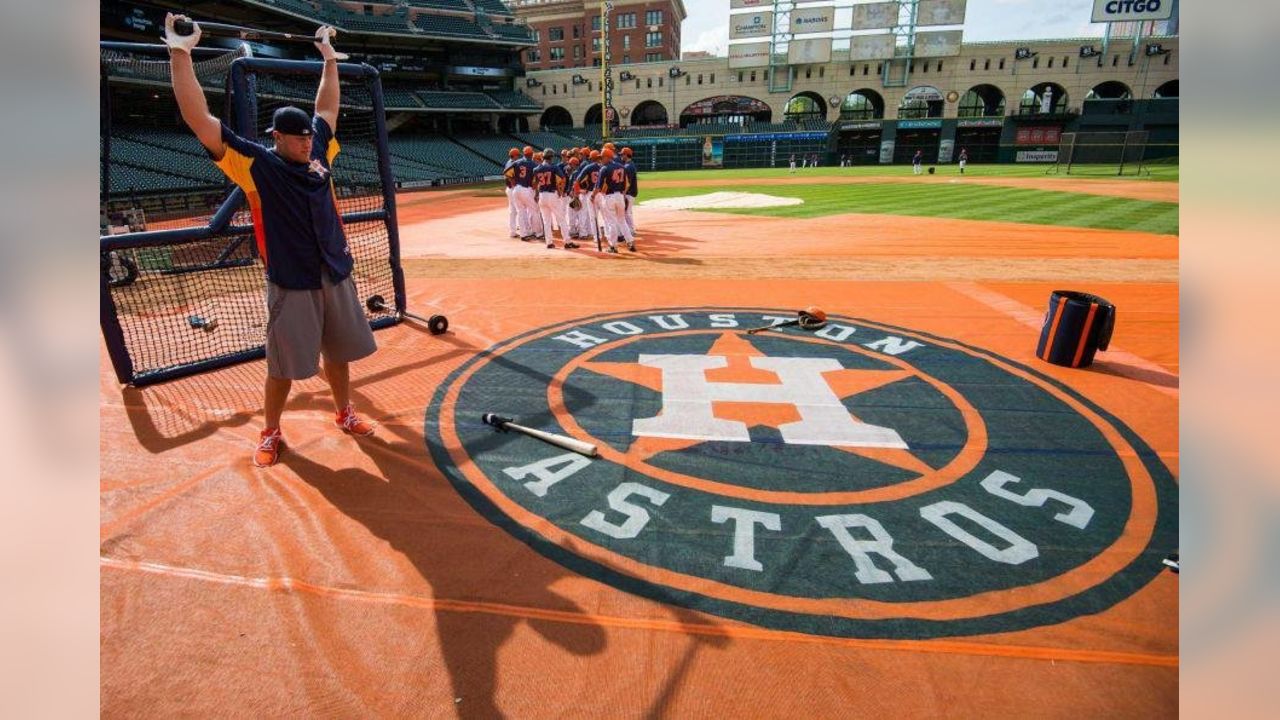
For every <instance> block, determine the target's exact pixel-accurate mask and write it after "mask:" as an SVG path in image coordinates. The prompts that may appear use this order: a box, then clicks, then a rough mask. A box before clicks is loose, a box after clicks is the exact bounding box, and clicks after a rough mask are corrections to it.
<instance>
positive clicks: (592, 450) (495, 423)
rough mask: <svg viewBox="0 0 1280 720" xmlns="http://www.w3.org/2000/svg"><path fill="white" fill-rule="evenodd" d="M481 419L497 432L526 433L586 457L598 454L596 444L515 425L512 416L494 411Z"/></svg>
mask: <svg viewBox="0 0 1280 720" xmlns="http://www.w3.org/2000/svg"><path fill="white" fill-rule="evenodd" d="M481 419H482V420H483V421H484V424H485V425H489V426H491V427H493V428H494V429H496V430H498V432H507V431H515V432H518V433H521V434H524V435H528V436H529V437H531V438H537V439H538V440H541V441H543V442H545V443H550V444H551V445H555V446H556V447H559V448H564V449H565V450H570V451H572V452H576V453H578V454H579V455H586V456H587V457H596V456H597V455H598V454H599V453H597V452H596V446H595V445H592V444H591V443H585V442H582V441H581V440H577V439H574V438H571V437H566V436H564V435H557V434H556V433H549V432H543V431H542V430H535V429H533V428H530V427H525V426H523V425H517V424H515V422H513V421H512V418H509V417H503V416H501V415H498V414H496V413H485V414H484V415H483V416H482V417H481Z"/></svg>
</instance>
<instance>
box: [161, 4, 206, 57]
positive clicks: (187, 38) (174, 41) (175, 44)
mask: <svg viewBox="0 0 1280 720" xmlns="http://www.w3.org/2000/svg"><path fill="white" fill-rule="evenodd" d="M178 20H186V21H188V22H191V18H189V17H187V16H186V15H174V14H173V13H165V16H164V35H162V36H161V37H160V40H161V41H163V42H164V44H165V45H168V46H169V49H170V50H180V51H182V52H184V53H186V54H188V55H190V54H191V49H192V48H194V47H195V46H196V45H197V44H198V43H199V42H200V26H199V25H198V24H197V23H195V22H191V34H190V35H179V34H178V31H177V30H175V29H174V27H173V24H174V23H175V22H177V21H178Z"/></svg>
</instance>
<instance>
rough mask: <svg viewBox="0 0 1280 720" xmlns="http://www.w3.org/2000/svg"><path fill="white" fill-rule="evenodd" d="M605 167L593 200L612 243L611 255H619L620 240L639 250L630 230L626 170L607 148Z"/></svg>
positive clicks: (605, 234)
mask: <svg viewBox="0 0 1280 720" xmlns="http://www.w3.org/2000/svg"><path fill="white" fill-rule="evenodd" d="M600 160H601V161H602V162H603V163H604V165H603V166H602V167H601V168H600V171H599V174H598V177H597V179H596V184H595V189H594V190H593V191H592V193H591V197H592V198H593V199H594V200H595V203H594V204H595V205H596V207H598V208H600V215H601V216H603V218H604V236H605V238H607V239H608V240H609V252H611V253H614V254H617V252H618V238H619V237H621V238H625V239H626V241H627V249H628V250H630V251H631V252H635V251H636V239H635V236H633V235H632V234H631V228H629V227H627V215H626V214H627V207H626V200H625V199H624V198H626V196H627V171H626V168H624V167H623V166H622V163H619V162H617V161H616V160H614V157H613V151H612V150H609V149H605V151H604V152H602V153H601V154H600Z"/></svg>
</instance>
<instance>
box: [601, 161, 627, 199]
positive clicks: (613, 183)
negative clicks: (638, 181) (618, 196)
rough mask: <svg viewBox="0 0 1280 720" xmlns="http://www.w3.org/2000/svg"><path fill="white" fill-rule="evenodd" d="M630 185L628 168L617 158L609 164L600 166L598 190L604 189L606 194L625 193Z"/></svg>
mask: <svg viewBox="0 0 1280 720" xmlns="http://www.w3.org/2000/svg"><path fill="white" fill-rule="evenodd" d="M628 187H630V185H629V183H628V181H627V169H626V168H624V167H623V166H622V163H620V162H618V161H617V160H613V161H610V162H609V164H608V165H605V166H604V167H602V168H600V174H599V178H598V179H597V180H596V190H603V191H604V193H605V194H606V195H609V194H612V193H625V192H626V191H627V188H628Z"/></svg>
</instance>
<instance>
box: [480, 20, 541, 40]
mask: <svg viewBox="0 0 1280 720" xmlns="http://www.w3.org/2000/svg"><path fill="white" fill-rule="evenodd" d="M489 29H490V30H492V31H493V34H494V35H496V36H498V37H501V38H503V39H507V40H527V41H530V42H532V41H533V36H532V35H530V34H529V28H528V27H526V26H524V25H515V24H511V23H493V24H492V25H490V26H489Z"/></svg>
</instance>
